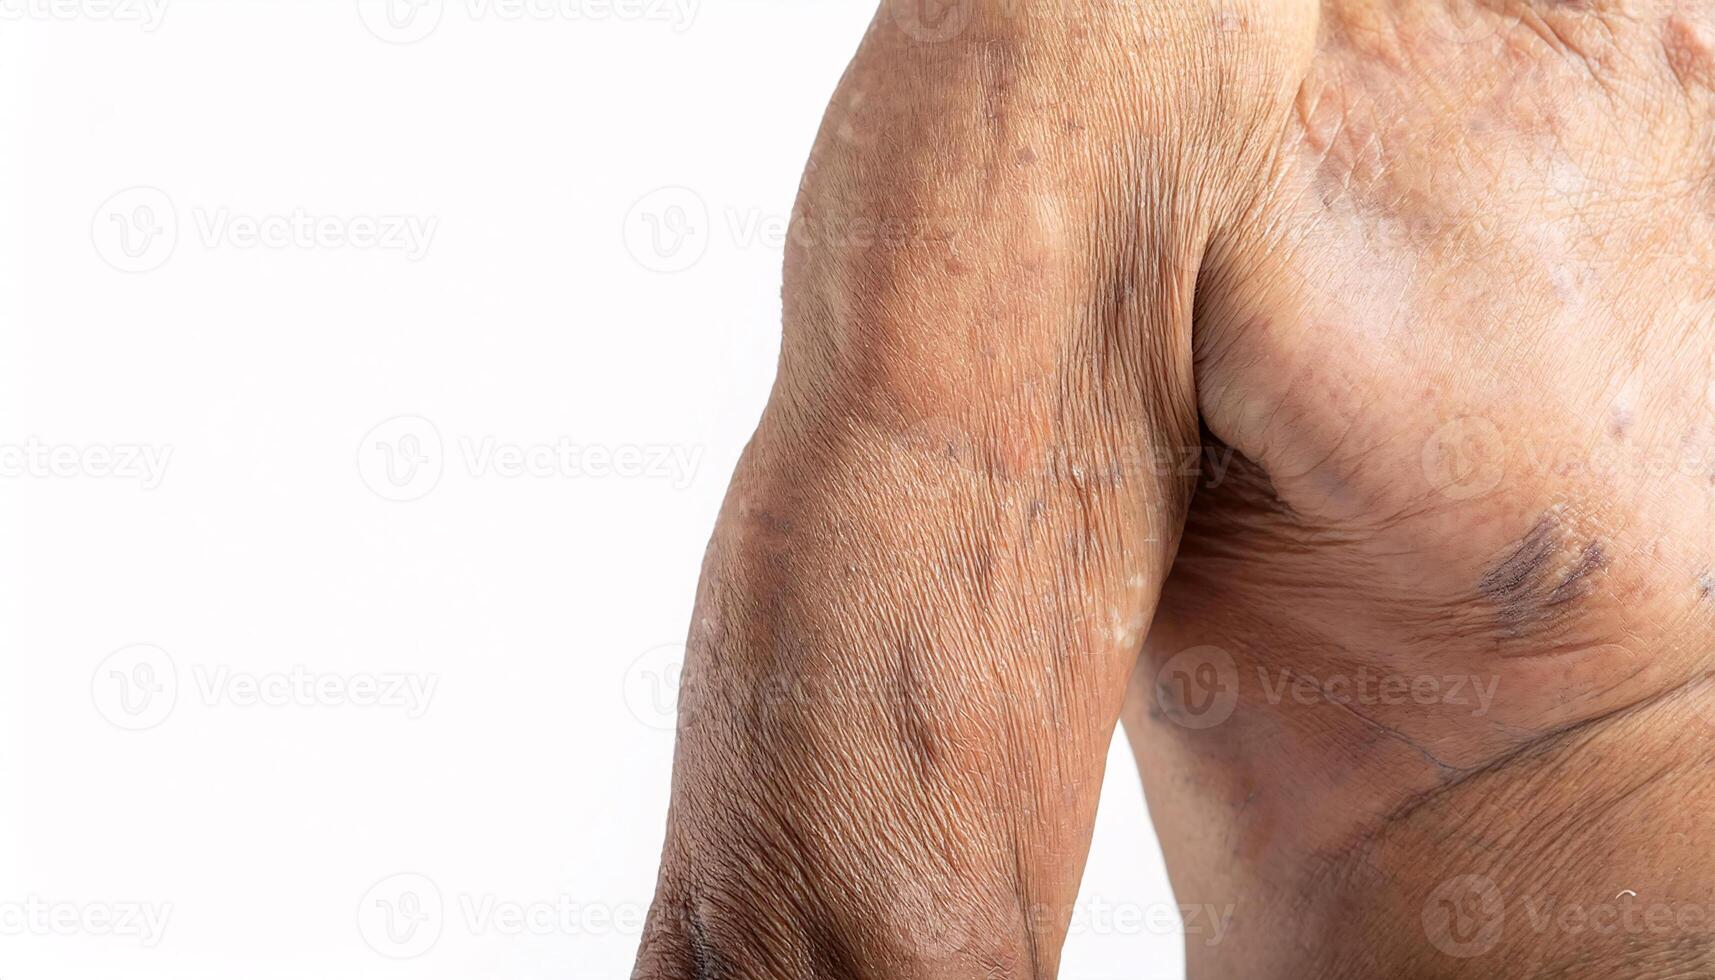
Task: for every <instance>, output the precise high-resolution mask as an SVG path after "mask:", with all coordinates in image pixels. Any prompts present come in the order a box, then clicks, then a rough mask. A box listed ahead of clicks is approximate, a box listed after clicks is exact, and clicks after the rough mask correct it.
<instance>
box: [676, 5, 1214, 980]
mask: <svg viewBox="0 0 1715 980" xmlns="http://www.w3.org/2000/svg"><path fill="white" fill-rule="evenodd" d="M913 2H915V0H913ZM977 6H978V7H979V8H986V7H988V6H990V4H989V3H987V2H984V3H978V4H977ZM1119 6H1120V7H1124V8H1126V9H1128V10H1129V9H1132V8H1131V6H1130V5H1119ZM1161 9H1163V10H1166V9H1168V8H1167V7H1166V6H1163V7H1162V8H1161ZM1008 16H1017V14H1016V11H1015V12H1014V13H1013V14H1009V15H1008ZM1125 16H1128V17H1131V18H1132V19H1134V20H1135V18H1136V17H1137V16H1141V15H1131V14H1128V15H1125ZM1163 16H1165V15H1163ZM1128 25H1130V26H1129V27H1128V28H1127V29H1134V28H1135V25H1134V24H1130V21H1128ZM1018 26H1019V25H1018V24H1016V23H1013V24H1008V23H1001V22H997V21H993V20H991V19H986V18H985V15H984V14H983V13H981V12H980V11H979V13H978V14H976V15H975V16H974V17H973V18H972V19H971V21H970V22H969V23H968V24H967V25H966V27H965V28H964V32H963V33H962V34H961V35H960V36H959V37H957V38H955V39H953V40H949V41H944V42H924V41H922V40H919V39H918V38H916V37H913V36H912V34H911V32H909V31H907V30H905V29H904V28H903V27H902V26H901V24H900V21H899V15H898V14H897V12H896V9H895V4H894V2H893V0H889V2H888V3H887V4H885V5H884V7H883V10H882V12H881V14H880V15H879V16H878V18H877V21H876V23H875V25H874V26H873V27H872V29H871V31H870V33H869V35H868V36H867V37H866V39H865V41H864V44H863V47H862V49H861V50H860V51H859V53H858V55H857V58H856V60H855V61H854V63H853V65H852V67H851V69H850V70H849V72H848V73H847V75H846V77H845V79H844V80H843V82H842V83H841V85H840V88H839V91H838V93H837V94H836V95H835V97H834V100H833V104H832V106H831V107H830V109H829V112H828V116H827V119H826V121H825V123H824V127H823V131H822V133H821V136H820V138H819V140H818V142H817V146H816V149H815V151H814V153H813V155H812V158H811V161H810V165H809V168H808V171H807V173H806V176H805V180H804V184H803V187H802V189H801V193H800V198H799V203H798V207H797V209H796V212H795V214H794V232H793V234H792V235H791V236H789V243H788V254H787V266H786V285H785V297H784V314H785V339H784V342H783V346H782V354H781V362H780V372H779V377H778V379H777V382H776V385H775V390H774V392H773V394H772V396H771V398H770V402H769V406H768V408H767V411H766V412H765V415H764V418H763V420H762V422H761V424H760V426H759V428H758V430H757V433H756V436H755V438H754V439H753V441H752V443H751V445H750V446H749V447H748V448H747V450H746V453H745V456H744V458H743V460H742V461H741V464H740V466H739V469H738V472H737V474H736V475H735V477H734V482H733V485H732V488H731V490H730V491H729V495H728V499H727V502H726V504H725V506H724V507H723V510H722V514H721V518H720V522H719V525H718V527H717V530H716V534H715V538H714V541H713V542H712V544H711V547H710V551H709V555H708V558H707V561H706V565H705V569H704V575H703V581H702V585H701V587H700V592H699V597H698V606H697V612H696V613H695V617H694V622H693V625H692V629H691V636H690V641H689V644H688V647H689V652H688V661H687V676H686V682H685V689H686V692H687V695H688V698H689V700H688V702H687V701H686V700H685V699H682V701H681V704H682V705H686V704H687V703H688V704H689V707H682V708H681V722H680V725H681V727H680V740H679V747H678V755H677V758H676V762H675V787H674V804H673V806H674V812H673V817H672V819H671V824H672V826H671V827H670V832H669V840H668V846H667V852H666V856H665V858H664V863H663V870H662V883H661V893H660V894H659V895H658V896H657V903H656V908H655V911H654V918H653V919H652V924H651V927H650V936H649V938H647V939H646V943H645V958H644V961H643V962H644V964H645V966H644V967H643V968H642V974H643V975H649V976H654V975H663V976H667V975H674V974H673V972H672V970H671V969H668V968H662V967H660V966H659V964H660V963H663V962H669V961H672V960H673V959H674V957H675V956H676V957H677V959H678V961H679V962H681V963H683V962H684V961H685V960H686V959H687V958H690V959H695V958H697V957H699V956H700V957H702V958H704V959H705V960H709V958H710V957H716V958H719V957H726V958H727V961H728V962H733V961H734V959H733V958H740V959H745V960H746V961H747V962H751V963H752V964H755V963H758V962H764V961H766V962H767V964H768V966H767V967H757V966H754V965H753V967H752V969H751V970H750V971H749V972H746V975H752V974H753V973H754V974H755V975H775V974H779V975H794V971H796V972H797V973H804V972H809V973H814V974H815V975H824V974H826V973H830V972H832V973H836V974H841V975H844V974H848V973H849V974H851V975H860V976H861V975H875V976H890V977H893V976H915V975H925V976H936V977H956V976H963V975H966V974H967V973H973V972H976V966H975V964H977V963H979V962H981V961H994V960H996V959H1001V960H1010V961H1011V962H1012V967H1013V968H1017V969H1024V970H1029V969H1038V970H1040V969H1044V968H1051V965H1052V962H1053V961H1054V959H1055V958H1056V955H1057V953H1056V951H1057V949H1058V944H1059V940H1060V938H1061V935H1062V934H1063V930H1064V927H1065V918H1066V916H1068V915H1069V913H1070V907H1069V906H1070V902H1071V900H1072V898H1073V896H1074V895H1075V894H1076V888H1077V879H1078V874H1079V871H1080V870H1081V866H1082V860H1083V854H1084V850H1085V848H1086V847H1087V845H1088V835H1089V830H1090V823H1091V820H1092V818H1093V813H1094V806H1095V800H1096V795H1097V791H1098V789H1099V786H1100V782H1101V773H1102V768H1103V763H1104V760H1105V756H1106V750H1107V746H1108V742H1109V739H1110V737H1111V734H1112V730H1113V726H1114V723H1115V720H1116V718H1117V716H1118V712H1119V710H1120V705H1121V702H1122V700H1123V697H1124V688H1125V683H1126V680H1127V678H1128V676H1129V674H1130V670H1131V667H1132V665H1133V663H1134V662H1135V660H1136V657H1137V654H1138V651H1139V648H1140V645H1141V643H1142V638H1143V633H1144V631H1145V630H1146V628H1147V625H1148V621H1149V617H1150V615H1151V613H1152V610H1153V608H1154V604H1155V601H1156V596H1157V593H1158V590H1159V587H1160V584H1161V581H1162V579H1163V578H1164V576H1165V574H1166V572H1167V568H1168V565H1169V564H1170V562H1171V558H1172V550H1173V547H1174V542H1175V540H1176V538H1177V534H1178V528H1179V523H1180V522H1181V521H1182V519H1183V512H1184V508H1185V505H1186V502H1187V499H1188V496H1189V489H1190V485H1191V482H1192V479H1193V477H1194V474H1193V473H1191V472H1188V471H1187V470H1186V469H1185V468H1184V467H1183V466H1182V465H1180V459H1181V458H1182V455H1183V454H1182V453H1180V452H1178V451H1177V450H1176V448H1175V447H1185V446H1194V445H1196V444H1197V438H1198V436H1197V425H1196V412H1195V395H1194V390H1193V384H1192V375H1191V362H1190V328H1191V324H1190V320H1191V301H1192V292H1193V289H1194V287H1195V281H1196V272H1197V265H1198V259H1199V254H1200V249H1201V248H1202V242H1203V238H1204V236H1205V235H1206V233H1207V229H1208V224H1209V222H1208V220H1207V219H1206V218H1204V217H1200V215H1202V214H1203V213H1204V212H1203V210H1202V209H1201V208H1200V207H1199V205H1198V204H1197V203H1196V196H1197V194H1198V193H1200V191H1199V189H1198V187H1197V186H1194V185H1195V184H1196V182H1195V181H1191V180H1189V178H1188V176H1187V175H1188V174H1190V173H1192V172H1193V168H1190V167H1188V165H1187V163H1186V160H1185V159H1183V158H1193V159H1194V158H1195V157H1196V153H1195V152H1194V147H1191V146H1188V145H1186V144H1185V141H1184V140H1183V139H1180V138H1179V137H1176V136H1174V135H1173V134H1172V133H1171V126H1170V125H1169V121H1168V120H1166V119H1165V118H1156V117H1153V116H1152V115H1151V112H1152V111H1153V112H1156V113H1158V114H1163V113H1166V112H1167V109H1166V108H1164V107H1170V106H1172V105H1174V104H1175V99H1176V98H1177V97H1173V98H1169V97H1164V96H1161V95H1160V94H1159V93H1157V94H1156V95H1155V96H1153V97H1151V98H1146V97H1144V96H1141V95H1139V93H1140V92H1144V93H1147V92H1148V91H1149V90H1150V87H1151V86H1152V85H1165V84H1167V83H1166V82H1152V81H1151V80H1150V79H1148V78H1147V77H1146V76H1147V74H1148V73H1147V72H1146V71H1145V70H1144V69H1143V68H1140V67H1138V66H1137V65H1134V64H1131V63H1130V62H1127V61H1125V59H1123V58H1117V57H1116V56H1114V54H1113V52H1112V51H1111V50H1108V49H1107V48H1106V47H1104V49H1103V50H1094V49H1092V48H1091V47H1090V46H1089V42H1088V41H1087V39H1086V40H1085V41H1084V42H1082V43H1084V45H1085V46H1084V47H1078V46H1077V45H1078V44H1079V43H1080V42H1079V40H1078V37H1077V34H1078V32H1077V31H1074V30H1071V29H1069V27H1068V26H1067V25H1065V24H1063V23H1060V22H1057V21H1050V22H1047V23H1046V24H1045V25H1039V26H1038V28H1036V29H1032V30H1027V31H1024V32H1023V33H1022V34H1021V33H1020V32H1019V30H1018ZM1182 27H1183V25H1177V26H1176V28H1175V29H1181V28H1182ZM1090 33H1092V34H1093V33H1095V32H1093V31H1092V32H1090ZM1110 34H1111V32H1110ZM1113 43H1115V42H1114V41H1113V39H1112V38H1111V37H1109V40H1108V41H1106V42H1104V45H1112V44H1113ZM1160 71H1161V73H1162V75H1163V77H1166V76H1168V75H1170V74H1172V72H1171V66H1170V65H1169V66H1165V67H1163V68H1162V69H1160ZM1187 181H1189V182H1187ZM903 882H916V883H922V884H919V885H916V886H914V887H916V888H918V889H919V890H917V891H909V890H908V891H901V890H900V888H899V887H898V886H899V884H900V883H903ZM758 903H761V905H763V906H764V907H765V908H766V909H767V911H766V914H763V915H762V918H763V919H765V920H766V921H765V922H758V920H757V916H758V914H759V913H757V912H755V911H754V906H756V905H757V904H758ZM1042 908H1046V909H1047V910H1048V913H1047V917H1046V920H1047V921H1046V922H1045V923H1044V922H1039V921H1036V920H1035V919H1034V918H1033V917H1032V914H1031V913H1030V912H1029V911H1028V910H1031V909H1042ZM746 909H752V911H746ZM925 921H931V922H937V923H940V924H941V925H942V926H943V927H946V928H940V929H937V930H936V932H937V934H938V935H940V936H942V939H940V940H938V941H936V942H935V943H931V944H930V945H931V946H933V947H935V948H933V949H927V950H925V949H919V948H914V944H916V943H917V940H918V939H919V938H920V933H921V930H922V924H923V923H924V922H925ZM1043 928H1046V930H1047V934H1046V935H1044V934H1043V933H1042V929H1043ZM948 935H951V936H954V937H955V938H954V939H953V940H947V939H946V938H945V937H946V936H948ZM723 950H724V952H723ZM931 954H932V958H935V959H938V960H940V961H942V962H939V963H938V964H936V965H926V963H925V957H931ZM709 961H710V962H714V960H709ZM651 962H654V963H655V964H657V965H656V966H655V967H653V968H651V967H649V966H648V964H650V963H651ZM991 965H992V963H991ZM650 969H655V970H657V971H658V972H657V973H651V972H649V971H650ZM682 972H689V971H688V970H687V971H682ZM1006 972H1007V973H1011V972H1013V971H1012V970H1011V969H1009V970H1007V971H1006ZM693 975H694V974H693Z"/></svg>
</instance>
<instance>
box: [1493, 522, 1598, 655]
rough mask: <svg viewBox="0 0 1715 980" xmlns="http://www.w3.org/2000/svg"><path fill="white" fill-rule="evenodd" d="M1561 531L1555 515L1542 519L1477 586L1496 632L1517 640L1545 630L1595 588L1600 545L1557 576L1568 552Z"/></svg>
mask: <svg viewBox="0 0 1715 980" xmlns="http://www.w3.org/2000/svg"><path fill="white" fill-rule="evenodd" d="M1566 537H1567V534H1566V528H1565V527H1564V525H1563V524H1562V523H1561V520H1560V518H1559V517H1558V516H1557V515H1556V514H1554V513H1552V512H1551V513H1548V514H1544V515H1543V516H1542V518H1541V519H1539V520H1538V521H1537V522H1536V526H1534V527H1532V528H1531V529H1530V532H1529V533H1527V534H1526V535H1525V536H1524V539H1523V540H1522V541H1520V542H1519V544H1518V547H1517V548H1515V549H1513V552H1512V553H1511V554H1510V555H1508V556H1506V557H1505V558H1503V559H1502V560H1501V562H1500V564H1498V565H1496V566H1495V567H1494V568H1492V569H1490V570H1489V572H1488V573H1487V574H1485V575H1484V576H1483V577H1482V579H1481V580H1479V581H1478V582H1477V592H1478V594H1480V595H1481V596H1482V597H1483V598H1485V599H1487V600H1488V601H1489V602H1491V603H1493V604H1494V605H1495V606H1496V617H1497V619H1498V620H1499V621H1500V627H1501V631H1502V632H1503V633H1504V634H1505V635H1507V636H1521V635H1523V634H1524V633H1525V632H1527V630H1528V629H1529V628H1532V627H1538V628H1540V627H1544V626H1546V625H1549V624H1550V622H1551V621H1552V620H1554V619H1556V618H1557V617H1559V616H1561V615H1563V614H1564V613H1565V612H1566V609H1567V608H1568V607H1569V606H1571V605H1572V604H1573V603H1574V602H1576V601H1577V600H1578V599H1581V598H1583V597H1584V596H1586V595H1588V594H1589V593H1590V591H1591V589H1592V588H1593V587H1594V576H1595V574H1596V573H1597V572H1599V571H1601V570H1602V569H1604V568H1606V567H1608V561H1609V559H1608V554H1607V551H1606V550H1605V549H1603V547H1602V543H1601V542H1599V541H1591V542H1589V543H1588V544H1586V545H1584V547H1583V548H1582V549H1580V550H1579V552H1578V557H1577V559H1576V561H1574V562H1573V563H1572V566H1571V567H1570V568H1568V569H1566V570H1565V571H1564V572H1562V573H1560V574H1558V575H1556V574H1555V573H1556V571H1557V569H1558V566H1559V565H1560V563H1559V562H1558V561H1557V558H1559V556H1560V555H1561V554H1563V553H1564V552H1565V551H1566V550H1567V546H1568V542H1567V540H1566Z"/></svg>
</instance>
